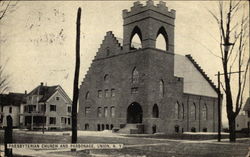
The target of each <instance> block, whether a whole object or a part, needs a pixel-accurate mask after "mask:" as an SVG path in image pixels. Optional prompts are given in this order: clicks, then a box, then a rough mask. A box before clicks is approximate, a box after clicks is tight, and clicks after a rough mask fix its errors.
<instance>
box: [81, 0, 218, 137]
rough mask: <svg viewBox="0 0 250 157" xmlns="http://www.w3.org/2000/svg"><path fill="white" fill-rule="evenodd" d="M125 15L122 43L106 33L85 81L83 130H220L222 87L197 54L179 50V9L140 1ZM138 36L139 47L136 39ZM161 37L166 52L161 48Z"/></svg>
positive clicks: (109, 33) (82, 97)
mask: <svg viewBox="0 0 250 157" xmlns="http://www.w3.org/2000/svg"><path fill="white" fill-rule="evenodd" d="M122 15H123V40H122V42H119V41H118V38H116V37H115V36H114V34H113V33H112V32H107V33H106V36H105V37H104V40H103V42H102V44H101V45H100V48H99V49H98V51H97V53H96V56H95V58H94V60H93V61H92V63H91V65H90V68H89V70H88V71H87V73H86V75H85V78H84V79H83V82H82V84H81V85H80V90H79V111H78V128H79V129H80V130H93V131H101V130H113V131H115V132H120V133H130V134H134V133H146V134H152V133H170V134H171V133H183V132H215V131H217V125H218V112H217V110H218V102H217V101H218V99H217V98H218V96H217V95H218V94H217V88H216V86H215V85H214V83H213V82H212V81H211V80H210V79H209V77H208V76H207V75H206V73H205V72H204V71H203V69H202V68H201V67H200V66H199V64H198V63H197V62H196V61H195V60H194V59H193V57H192V56H191V55H184V56H183V55H178V54H175V52H174V45H175V43H174V39H175V17H176V11H175V10H172V9H171V10H169V9H168V7H166V4H165V2H163V1H160V2H159V3H158V4H156V5H155V4H154V2H153V1H152V0H149V1H147V2H146V4H145V5H143V4H141V3H140V2H135V3H134V5H133V6H132V7H131V9H130V10H123V12H122ZM135 35H137V36H138V37H139V39H140V41H141V47H139V48H138V47H137V46H136V44H133V43H132V39H133V37H134V36H135ZM160 35H162V36H163V37H164V40H165V47H166V49H165V50H161V49H158V48H156V40H157V38H158V36H160ZM177 35H178V34H177Z"/></svg>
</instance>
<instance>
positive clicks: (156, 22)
mask: <svg viewBox="0 0 250 157" xmlns="http://www.w3.org/2000/svg"><path fill="white" fill-rule="evenodd" d="M174 23H175V10H172V9H171V10H170V11H169V10H168V8H167V7H166V3H165V2H163V1H160V3H159V4H157V5H156V6H155V5H154V2H153V1H152V0H149V1H147V2H146V5H145V6H143V5H142V4H141V3H140V2H139V1H137V2H135V3H134V5H133V7H131V11H128V10H123V38H124V39H123V48H124V51H125V52H128V51H129V50H130V49H131V40H132V38H133V36H134V35H135V34H137V35H138V36H139V38H140V40H141V43H142V48H155V46H156V39H157V37H158V35H159V34H162V35H163V37H164V38H165V41H166V51H167V52H169V53H174V26H175V24H174Z"/></svg>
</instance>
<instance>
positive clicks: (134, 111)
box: [127, 102, 143, 124]
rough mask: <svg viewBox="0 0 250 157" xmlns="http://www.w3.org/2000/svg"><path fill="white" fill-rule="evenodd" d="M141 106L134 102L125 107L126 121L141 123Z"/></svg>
mask: <svg viewBox="0 0 250 157" xmlns="http://www.w3.org/2000/svg"><path fill="white" fill-rule="evenodd" d="M142 115H143V112H142V108H141V105H140V104H138V103H136V102H134V103H132V104H130V105H129V107H128V109H127V123H132V124H133V123H142Z"/></svg>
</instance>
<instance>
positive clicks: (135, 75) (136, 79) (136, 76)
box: [132, 68, 139, 83]
mask: <svg viewBox="0 0 250 157" xmlns="http://www.w3.org/2000/svg"><path fill="white" fill-rule="evenodd" d="M138 82H139V72H138V71H137V70H136V68H134V70H133V71H132V83H138Z"/></svg>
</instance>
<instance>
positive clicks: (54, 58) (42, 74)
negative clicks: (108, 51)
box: [0, 1, 249, 121]
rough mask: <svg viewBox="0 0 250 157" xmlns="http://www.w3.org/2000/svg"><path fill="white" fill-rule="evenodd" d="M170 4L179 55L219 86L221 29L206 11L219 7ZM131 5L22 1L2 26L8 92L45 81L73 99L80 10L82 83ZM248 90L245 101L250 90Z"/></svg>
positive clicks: (1, 47) (118, 30) (120, 30)
mask: <svg viewBox="0 0 250 157" xmlns="http://www.w3.org/2000/svg"><path fill="white" fill-rule="evenodd" d="M142 3H145V2H144V1H143V2H142ZM157 3H158V2H157V1H155V4H157ZM166 4H167V6H168V8H169V9H174V10H176V21H175V53H178V54H183V55H185V54H191V55H192V56H193V58H194V59H195V60H196V61H197V63H199V64H200V65H201V67H202V68H203V69H204V71H205V72H206V73H207V74H208V76H209V77H210V78H211V79H212V80H213V81H214V82H215V84H217V77H216V76H215V74H216V73H217V72H218V71H219V70H220V71H222V69H221V61H220V59H219V58H218V57H216V56H215V55H214V54H216V55H219V54H220V51H219V34H218V27H217V24H216V23H215V21H214V19H213V18H212V16H211V15H210V14H209V13H208V11H207V9H206V8H208V9H211V10H212V11H215V10H216V9H217V2H215V1H206V2H203V1H167V2H166ZM132 5H133V1H92V2H91V1H54V2H53V1H46V2H43V1H38V2H35V1H19V2H18V3H17V6H16V7H15V11H14V12H12V13H8V14H7V16H6V17H5V18H4V19H2V20H1V22H0V35H1V40H0V52H1V53H0V55H1V57H0V61H1V63H3V62H5V61H6V60H8V62H7V64H6V72H7V73H8V74H9V75H10V78H11V80H10V86H11V89H10V92H24V91H25V90H27V91H28V92H30V91H31V90H32V89H33V88H35V87H36V86H38V85H39V84H40V82H44V83H45V84H47V85H57V84H59V85H61V86H62V87H63V89H64V90H65V91H66V92H67V93H68V95H69V96H70V97H71V98H72V89H73V76H74V66H75V62H74V61H75V60H74V59H75V58H74V57H75V56H74V55H75V27H76V26H75V23H76V13H77V8H78V7H81V8H82V19H81V71H80V81H82V80H83V78H84V75H85V73H86V71H87V70H88V68H89V66H90V63H91V61H92V59H93V58H94V56H95V54H96V52H97V50H98V48H99V47H100V44H101V42H102V40H103V39H104V36H105V34H106V32H107V31H113V33H114V34H115V36H116V37H119V38H122V34H123V26H122V25H123V20H122V10H123V9H128V10H130V7H132ZM248 10H249V9H248ZM246 91H247V92H246V94H245V97H247V96H248V94H249V85H247V89H246ZM224 106H225V104H224ZM223 121H225V110H224V113H223Z"/></svg>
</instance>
